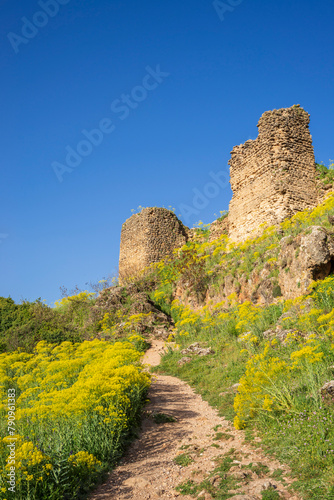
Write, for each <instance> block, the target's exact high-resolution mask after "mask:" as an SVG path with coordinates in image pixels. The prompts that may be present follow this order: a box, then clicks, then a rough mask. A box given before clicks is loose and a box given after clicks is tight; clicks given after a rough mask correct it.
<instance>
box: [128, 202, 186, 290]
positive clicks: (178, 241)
mask: <svg viewBox="0 0 334 500" xmlns="http://www.w3.org/2000/svg"><path fill="white" fill-rule="evenodd" d="M187 239H188V228H186V227H185V226H184V225H183V224H182V222H181V221H180V220H179V219H178V218H177V217H176V215H175V214H174V213H173V212H171V211H170V210H167V209H166V208H155V207H154V208H150V207H149V208H144V209H143V210H142V211H141V212H140V213H139V214H135V215H132V217H130V218H129V219H128V220H126V221H125V222H124V224H123V226H122V232H121V249H120V258H119V276H120V279H121V281H122V279H124V278H125V277H126V276H133V275H135V274H136V273H138V272H139V271H141V270H142V269H144V268H145V267H146V266H148V265H149V264H152V263H153V262H159V261H160V260H162V259H163V258H165V257H167V256H168V255H171V254H172V252H173V250H174V249H175V248H179V247H181V246H183V245H184V244H185V243H186V242H187Z"/></svg>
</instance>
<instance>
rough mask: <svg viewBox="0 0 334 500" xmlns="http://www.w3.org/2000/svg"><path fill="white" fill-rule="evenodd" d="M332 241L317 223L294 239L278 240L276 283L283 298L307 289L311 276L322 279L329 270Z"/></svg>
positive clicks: (333, 253)
mask: <svg viewBox="0 0 334 500" xmlns="http://www.w3.org/2000/svg"><path fill="white" fill-rule="evenodd" d="M333 264H334V241H333V239H332V237H331V235H328V234H327V232H326V231H325V230H324V229H323V228H322V227H320V226H313V227H312V228H311V233H310V234H307V235H299V236H297V237H296V238H295V239H293V238H291V237H288V236H286V237H285V238H282V240H281V252H280V262H279V265H280V268H281V271H280V274H279V284H280V287H281V290H282V293H283V296H284V298H285V299H293V298H296V297H298V296H300V295H304V294H306V293H308V286H309V285H310V283H311V282H312V281H313V280H319V279H324V278H326V276H328V275H329V274H330V273H331V272H332V270H333Z"/></svg>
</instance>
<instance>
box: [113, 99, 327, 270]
mask: <svg viewBox="0 0 334 500" xmlns="http://www.w3.org/2000/svg"><path fill="white" fill-rule="evenodd" d="M309 121H310V115H309V114H308V113H307V112H306V111H304V110H303V109H302V108H301V107H300V106H299V104H297V105H294V106H292V107H291V108H283V109H278V110H276V109H274V110H273V111H266V112H265V113H264V114H263V115H262V116H261V118H260V120H259V123H258V129H259V134H258V137H257V138H256V139H255V140H249V141H246V142H245V143H244V144H242V145H240V146H235V147H234V148H233V150H232V152H231V155H232V157H231V160H230V161H229V165H230V183H231V187H232V191H233V196H232V200H231V202H230V207H229V213H228V217H226V218H224V219H223V220H222V221H219V220H217V221H215V223H214V224H212V227H211V233H212V234H211V235H210V241H212V239H214V238H218V237H219V236H220V235H221V234H226V233H228V235H229V237H230V238H231V239H232V240H233V241H243V240H245V239H246V238H247V237H249V236H251V235H252V236H253V235H254V236H255V235H256V232H257V230H258V228H259V226H260V224H262V223H267V224H269V225H275V224H278V223H280V222H282V221H283V220H284V219H285V218H287V217H291V216H292V215H294V214H295V213H296V212H299V211H301V210H305V209H308V208H313V207H315V206H316V205H317V203H318V193H317V184H316V168H315V158H314V151H313V145H312V137H311V135H310V131H309ZM192 238H193V234H192V230H189V229H188V228H187V227H185V226H184V225H183V224H182V222H181V221H180V220H179V219H178V218H177V217H176V215H175V214H174V213H173V212H171V211H169V210H167V209H165V208H144V209H143V210H142V211H141V212H140V213H138V214H135V215H133V216H132V217H130V218H129V219H128V220H127V221H125V222H124V224H123V226H122V233H121V249H120V260H119V274H120V279H121V280H122V279H123V278H124V277H126V276H131V275H134V274H136V273H137V272H138V271H140V270H142V269H144V268H145V267H146V266H148V265H149V264H151V263H153V262H158V261H160V260H161V259H163V258H164V257H166V256H168V255H170V254H171V253H172V251H173V250H174V249H175V248H178V247H181V246H182V245H184V244H185V243H186V242H187V241H189V240H191V239H192Z"/></svg>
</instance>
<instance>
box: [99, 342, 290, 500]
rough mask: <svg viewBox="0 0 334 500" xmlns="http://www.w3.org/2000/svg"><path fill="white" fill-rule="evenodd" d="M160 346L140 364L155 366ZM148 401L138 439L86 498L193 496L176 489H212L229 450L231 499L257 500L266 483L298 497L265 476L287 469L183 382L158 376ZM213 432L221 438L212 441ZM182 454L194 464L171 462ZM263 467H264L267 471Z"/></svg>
mask: <svg viewBox="0 0 334 500" xmlns="http://www.w3.org/2000/svg"><path fill="white" fill-rule="evenodd" d="M163 345H164V343H163V342H162V341H153V345H152V347H151V349H149V351H147V353H146V354H145V356H144V358H143V362H144V363H145V364H150V365H154V366H156V365H158V364H159V361H160V354H159V353H160V352H161V351H162V350H163ZM149 399H150V403H149V404H148V406H147V408H146V410H147V416H146V418H144V420H143V424H142V429H141V434H140V437H139V439H138V440H136V441H135V442H134V443H133V444H132V446H131V447H130V449H129V450H128V452H127V454H126V456H125V457H124V458H123V459H122V461H121V463H120V465H119V466H118V467H117V468H116V469H115V470H114V471H113V472H111V473H110V475H109V478H108V481H107V482H106V483H105V484H103V485H101V486H100V487H99V488H98V489H97V490H96V491H95V492H94V493H93V494H92V495H91V496H90V500H102V499H104V500H125V499H134V500H137V499H138V500H141V499H143V500H144V499H145V500H146V499H170V498H179V499H180V500H181V499H182V498H183V499H184V500H190V499H192V498H194V497H193V496H189V495H181V493H179V492H177V491H176V490H175V487H176V486H178V485H179V484H180V483H183V482H184V481H187V480H189V479H191V480H193V481H195V482H196V483H200V482H201V481H203V480H204V479H207V478H209V481H210V483H211V484H213V485H214V486H215V487H217V486H218V485H219V482H220V481H221V478H220V477H219V476H218V475H217V474H216V473H215V474H213V475H212V473H213V471H214V469H215V468H216V467H217V465H218V464H217V462H216V459H217V457H219V456H222V455H224V454H225V453H227V452H229V451H230V450H231V448H234V449H235V450H236V451H235V452H234V454H233V458H234V459H235V463H234V464H233V466H232V468H231V469H230V471H229V472H228V476H231V477H234V478H236V479H238V480H239V489H238V490H233V489H230V490H226V492H227V491H228V492H229V493H231V498H233V499H234V500H256V499H261V498H262V495H261V491H262V490H263V489H266V488H268V486H269V484H271V485H273V486H275V487H276V488H277V489H276V491H278V492H279V494H280V498H284V499H290V500H298V497H297V496H294V495H292V494H289V493H288V492H287V489H286V488H287V485H288V484H289V480H288V479H287V480H286V485H285V486H284V485H283V484H282V481H279V480H275V479H272V478H271V477H270V476H271V474H272V473H273V472H274V471H275V470H277V469H283V471H284V472H287V471H288V469H287V467H284V466H282V465H280V464H279V462H277V461H274V460H269V459H268V458H267V457H266V456H265V455H264V454H263V452H262V450H261V449H260V448H255V447H254V446H253V447H252V446H250V445H249V444H244V433H243V431H236V430H235V429H234V428H233V427H232V426H231V424H230V423H229V422H228V421H227V420H225V419H224V418H221V417H219V416H218V414H217V411H216V410H214V409H213V408H211V407H210V406H209V405H208V403H207V402H205V401H203V400H202V398H201V396H200V395H198V394H196V393H195V392H194V391H193V390H192V389H191V387H190V386H189V385H188V384H186V383H185V382H182V381H181V380H179V379H178V378H175V377H169V376H160V375H159V376H157V377H156V379H155V381H154V382H153V384H152V386H151V389H150V392H149ZM156 413H164V414H167V415H171V416H173V417H174V418H175V419H176V422H168V423H162V424H157V423H155V421H154V420H153V419H152V416H150V414H156ZM216 426H221V427H219V428H217V427H216ZM214 427H215V428H216V431H215V430H214ZM217 432H220V433H221V434H224V436H223V437H222V436H220V437H218V439H217ZM218 436H219V435H218ZM228 436H230V437H228ZM214 438H216V439H214ZM181 447H182V448H183V449H181ZM184 453H186V454H188V456H189V457H191V459H192V460H193V462H192V463H190V464H189V465H187V466H180V465H177V464H175V463H174V461H173V459H174V458H175V457H176V456H177V455H180V454H184ZM231 456H232V455H231ZM250 463H252V464H253V465H252V469H249V468H244V466H245V465H249V464H250ZM264 466H267V467H268V468H269V472H268V470H266V468H265V467H264ZM265 471H266V472H265ZM284 472H283V474H282V476H281V477H283V478H284ZM210 475H211V476H212V477H210ZM233 494H234V495H236V496H232V495H233ZM197 498H201V499H205V500H207V499H211V498H212V497H211V495H210V494H209V493H206V492H205V491H198V492H197ZM225 498H226V497H225Z"/></svg>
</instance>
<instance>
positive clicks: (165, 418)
mask: <svg viewBox="0 0 334 500" xmlns="http://www.w3.org/2000/svg"><path fill="white" fill-rule="evenodd" d="M151 417H152V419H153V420H154V422H155V423H156V424H166V423H168V422H176V418H174V417H172V416H171V415H167V414H166V413H153V414H152V415H151Z"/></svg>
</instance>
